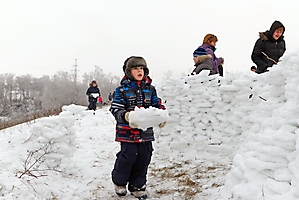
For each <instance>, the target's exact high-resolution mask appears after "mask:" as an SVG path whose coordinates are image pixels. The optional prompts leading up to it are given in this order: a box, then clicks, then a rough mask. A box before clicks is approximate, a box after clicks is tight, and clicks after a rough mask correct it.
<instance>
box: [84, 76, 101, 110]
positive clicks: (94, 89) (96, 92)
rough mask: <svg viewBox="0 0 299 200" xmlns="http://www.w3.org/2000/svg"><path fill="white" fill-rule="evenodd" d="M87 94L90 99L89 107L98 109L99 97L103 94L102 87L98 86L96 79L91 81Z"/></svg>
mask: <svg viewBox="0 0 299 200" xmlns="http://www.w3.org/2000/svg"><path fill="white" fill-rule="evenodd" d="M86 95H87V96H88V101H89V105H88V109H89V110H96V108H97V101H98V98H99V96H101V93H100V89H99V88H98V85H97V82H96V81H92V82H91V83H90V85H89V88H88V90H87V91H86Z"/></svg>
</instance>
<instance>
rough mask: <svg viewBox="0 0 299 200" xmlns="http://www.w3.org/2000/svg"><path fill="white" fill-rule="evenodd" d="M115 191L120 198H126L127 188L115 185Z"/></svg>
mask: <svg viewBox="0 0 299 200" xmlns="http://www.w3.org/2000/svg"><path fill="white" fill-rule="evenodd" d="M114 191H115V193H116V194H117V195H118V196H126V194H127V188H126V186H118V185H115V184H114Z"/></svg>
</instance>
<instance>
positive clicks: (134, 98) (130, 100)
mask: <svg viewBox="0 0 299 200" xmlns="http://www.w3.org/2000/svg"><path fill="white" fill-rule="evenodd" d="M123 70H124V72H125V76H124V78H123V79H122V81H121V86H119V87H117V88H116V90H115V97H114V99H113V101H112V104H111V107H110V112H111V113H112V114H113V116H114V117H115V119H116V139H115V140H116V141H118V142H120V143H121V150H120V152H119V153H118V154H117V159H116V161H115V165H114V169H113V171H112V182H113V183H114V187H115V192H116V194H117V195H119V196H125V195H126V193H127V189H126V186H127V185H128V190H129V191H130V192H131V194H132V195H134V196H135V197H137V198H139V199H145V198H147V194H146V174H147V169H148V165H149V163H150V161H151V156H152V151H153V147H152V141H154V132H153V128H148V129H147V130H145V131H143V130H141V129H138V128H137V126H136V125H135V124H132V123H129V112H130V111H133V110H134V109H135V107H136V106H137V107H144V108H149V107H150V106H152V107H156V108H159V109H165V107H164V106H163V105H162V104H161V100H160V99H159V98H158V97H157V92H156V89H155V87H154V86H152V85H151V82H152V80H151V79H150V77H149V76H148V74H149V69H148V68H147V64H146V62H145V60H144V59H143V58H142V57H135V56H133V57H130V58H129V59H127V60H126V61H125V64H124V68H123ZM165 124H166V122H164V123H161V124H160V125H159V127H160V128H162V127H164V126H165Z"/></svg>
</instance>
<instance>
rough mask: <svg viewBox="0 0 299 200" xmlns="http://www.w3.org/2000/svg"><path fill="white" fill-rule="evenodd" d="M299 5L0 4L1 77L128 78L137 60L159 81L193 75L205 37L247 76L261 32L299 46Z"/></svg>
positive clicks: (89, 0) (72, 0)
mask: <svg viewBox="0 0 299 200" xmlns="http://www.w3.org/2000/svg"><path fill="white" fill-rule="evenodd" d="M298 5H299V2H297V1H290V0H286V1H281V0H264V1H263V0H246V1H245V0H226V1H224V0H214V1H206V0H205V1H201V0H147V1H145V0H144V1H143V0H0V74H2V73H15V74H17V75H22V74H32V75H34V76H42V75H44V74H47V75H53V74H54V73H55V72H57V71H60V70H63V71H71V70H72V69H73V68H72V65H74V62H75V59H77V60H78V69H79V70H80V71H79V75H83V74H84V73H85V72H89V71H92V70H93V69H94V66H95V65H98V66H101V67H102V68H103V69H104V71H105V72H107V73H108V72H112V73H113V74H115V75H119V76H121V75H122V64H123V62H124V60H125V59H126V58H127V57H129V56H131V55H140V56H143V57H144V58H145V59H146V61H147V63H148V67H149V69H150V75H151V76H152V77H153V79H155V80H156V81H161V79H162V77H163V76H164V74H163V72H166V71H168V70H171V71H173V75H174V76H180V75H181V73H182V72H183V73H188V72H190V70H191V69H193V60H192V53H193V51H194V50H195V49H196V48H197V47H198V46H199V45H201V44H202V40H203V37H204V36H205V35H206V34H207V33H212V34H215V35H217V37H218V39H219V41H218V43H217V51H216V55H217V56H219V57H221V56H222V57H224V59H225V64H224V68H225V70H228V71H248V70H249V68H250V67H251V66H252V64H253V63H252V62H251V59H250V55H251V51H252V48H253V45H254V43H255V41H256V40H257V38H258V32H259V31H265V30H267V29H269V28H270V26H271V24H272V22H273V21H274V20H280V21H281V22H282V23H283V24H284V25H285V27H286V32H285V40H286V44H287V49H290V48H294V47H298V46H299V40H298V39H297V38H296V36H298V35H299V27H298Z"/></svg>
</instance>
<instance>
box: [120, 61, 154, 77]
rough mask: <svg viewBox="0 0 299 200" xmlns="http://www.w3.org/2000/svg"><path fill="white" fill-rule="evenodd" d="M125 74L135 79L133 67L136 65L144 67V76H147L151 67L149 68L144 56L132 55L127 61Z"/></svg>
mask: <svg viewBox="0 0 299 200" xmlns="http://www.w3.org/2000/svg"><path fill="white" fill-rule="evenodd" d="M125 64H126V65H125V70H124V71H125V75H126V77H127V78H129V79H131V80H134V77H133V76H132V74H131V69H132V68H134V67H143V70H144V77H143V79H144V78H146V77H147V76H148V74H149V69H148V68H147V64H146V61H145V60H144V58H142V57H139V56H131V57H130V58H129V59H127V60H126V61H125Z"/></svg>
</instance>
